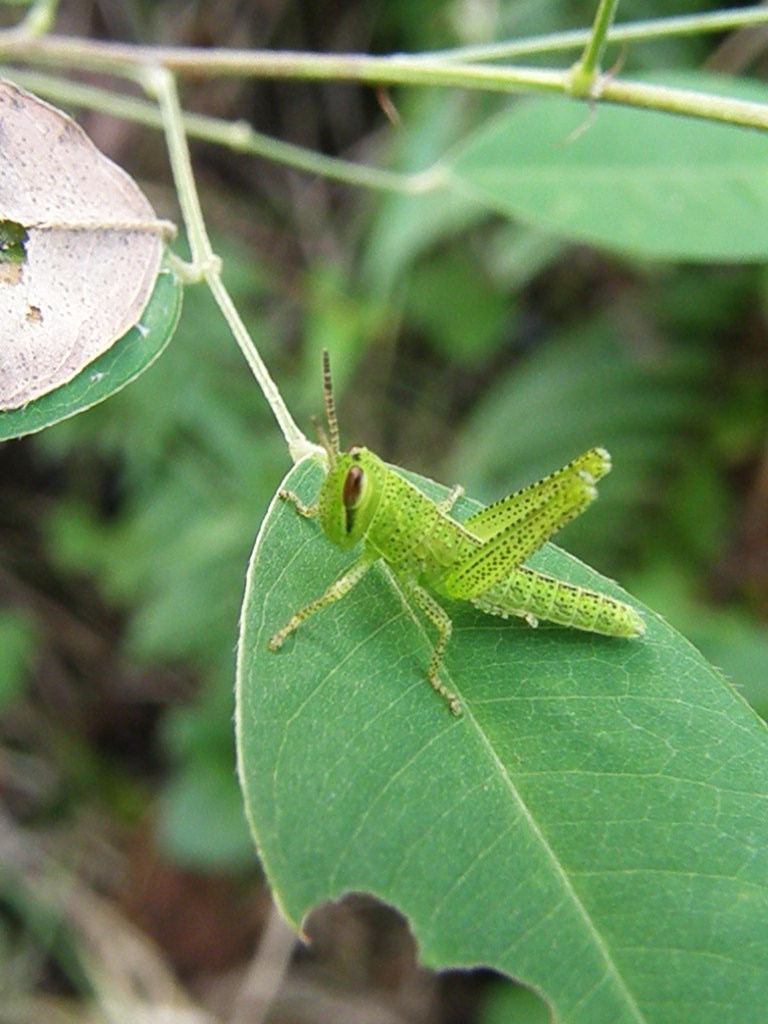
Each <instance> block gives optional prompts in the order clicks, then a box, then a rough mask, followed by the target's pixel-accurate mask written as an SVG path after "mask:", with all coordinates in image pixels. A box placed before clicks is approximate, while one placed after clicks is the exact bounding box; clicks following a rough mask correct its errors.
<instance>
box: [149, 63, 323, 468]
mask: <svg viewBox="0 0 768 1024" xmlns="http://www.w3.org/2000/svg"><path fill="white" fill-rule="evenodd" d="M137 78H138V80H139V81H140V82H141V84H142V85H143V86H144V88H146V89H147V91H148V92H150V93H152V94H153V95H154V96H155V97H156V98H157V102H158V106H159V108H160V115H161V117H162V120H163V126H164V129H165V138H166V144H167V146H168V154H169V157H170V161H171V168H172V170H173V177H174V182H175V184H176V190H177V193H178V197H179V205H180V206H181V211H182V217H183V219H184V225H185V227H186V229H187V236H188V238H189V244H190V249H191V251H192V265H191V268H189V270H188V277H189V278H190V279H191V280H194V279H200V278H202V279H203V280H204V281H205V283H206V284H207V285H208V287H209V288H210V290H211V293H212V295H213V297H214V299H215V301H216V303H217V305H218V307H219V309H220V310H221V313H222V315H223V317H224V319H225V320H226V322H227V324H228V326H229V328H230V330H231V331H232V334H233V335H234V337H235V340H236V341H237V344H238V346H239V347H240V351H241V352H242V353H243V356H244V357H245V360H246V362H247V363H248V366H249V367H250V369H251V372H252V373H253V375H254V377H255V378H256V381H257V383H258V384H259V387H260V388H261V390H262V393H263V395H264V397H265V399H266V400H267V402H268V404H269V407H270V408H271V410H272V413H273V415H274V417H275V419H276V420H277V423H278V426H279V427H280V430H281V431H282V433H283V437H284V438H285V440H286V443H287V445H288V450H289V452H290V454H291V458H292V459H293V460H294V462H297V461H299V459H302V458H305V457H306V456H308V455H311V454H314V453H315V452H316V451H319V449H318V447H317V446H316V445H313V444H311V443H310V442H309V441H308V440H307V438H306V437H305V436H304V434H303V433H302V431H301V430H300V429H299V427H298V426H297V424H296V422H295V421H294V419H293V417H292V416H291V414H290V412H289V410H288V407H287V406H286V404H285V402H284V401H283V396H282V395H281V394H280V391H279V389H278V387H277V385H276V384H275V382H274V381H273V379H272V377H271V376H270V373H269V371H268V370H267V367H266V365H265V364H264V361H263V360H262V358H261V356H260V355H259V352H258V349H257V348H256V345H255V344H254V342H253V339H252V338H251V336H250V334H249V332H248V329H247V327H246V326H245V324H244V323H243V320H242V318H241V316H240V314H239V313H238V311H237V307H236V306H235V304H234V302H233V301H232V298H231V296H230V294H229V292H228V291H227V289H226V288H225V286H224V282H223V281H222V279H221V260H220V259H219V258H218V257H217V256H216V254H215V253H214V251H213V248H212V246H211V243H210V240H209V237H208V232H207V230H206V227H205V221H204V219H203V212H202V208H201V206H200V199H199V196H198V193H197V186H196V185H195V179H194V174H193V172H192V164H191V161H190V157H189V147H188V145H187V139H186V135H185V134H184V126H183V119H182V115H181V107H180V105H179V98H178V94H177V91H176V83H175V80H174V77H173V75H172V74H171V73H170V72H169V71H167V70H166V69H164V68H160V67H154V68H142V69H140V71H139V72H138V74H137Z"/></svg>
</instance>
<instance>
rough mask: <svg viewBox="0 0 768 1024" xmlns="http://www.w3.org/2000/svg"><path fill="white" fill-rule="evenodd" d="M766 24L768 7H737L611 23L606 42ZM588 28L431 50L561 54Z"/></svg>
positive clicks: (461, 55)
mask: <svg viewBox="0 0 768 1024" xmlns="http://www.w3.org/2000/svg"><path fill="white" fill-rule="evenodd" d="M766 23H768V8H767V7H757V8H756V7H736V8H734V9H733V10H729V11H713V12H710V13H706V14H681V15H677V16H673V17H669V18H649V19H648V20H646V21H628V22H625V23H624V24H621V25H615V24H614V25H612V26H611V28H610V31H609V32H608V43H635V42H648V41H650V40H652V39H669V38H674V37H675V36H692V35H704V34H705V33H709V32H730V31H732V30H733V29H737V28H749V27H750V26H757V25H764V24H766ZM591 32H592V30H591V29H584V28H577V29H570V30H569V31H567V32H549V33H547V34H546V35H539V36H524V37H521V38H519V39H509V40H505V41H503V42H497V43H476V44H472V45H470V46H454V47H451V48H450V49H445V50H430V53H429V56H430V57H431V58H432V59H435V58H438V57H439V58H440V59H441V60H446V61H458V62H460V63H461V62H472V61H492V60H509V59H510V58H516V57H528V56H537V55H543V54H545V53H563V52H567V51H568V50H579V49H582V48H583V47H585V46H586V45H587V43H588V42H589V39H590V36H591Z"/></svg>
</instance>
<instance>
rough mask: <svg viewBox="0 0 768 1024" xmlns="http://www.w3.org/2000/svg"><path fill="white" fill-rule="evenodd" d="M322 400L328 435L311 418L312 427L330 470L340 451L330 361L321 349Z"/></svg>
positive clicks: (326, 352)
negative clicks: (324, 452)
mask: <svg viewBox="0 0 768 1024" xmlns="http://www.w3.org/2000/svg"><path fill="white" fill-rule="evenodd" d="M323 398H324V400H325V418H326V421H327V423H328V433H327V434H326V432H325V430H324V429H323V428H322V427H321V426H320V424H319V423H318V422H317V419H316V417H314V416H313V417H312V425H313V426H314V428H315V433H316V434H317V439H318V441H319V442H320V444H321V445H322V446H323V448H325V450H326V453H327V454H328V463H329V466H330V468H331V469H332V468H333V467H334V466H335V465H336V456H337V455H338V454H339V451H340V450H341V449H340V448H339V421H338V420H337V418H336V406H335V404H334V401H333V382H332V380H331V361H330V358H329V357H328V350H327V349H325V348H324V349H323Z"/></svg>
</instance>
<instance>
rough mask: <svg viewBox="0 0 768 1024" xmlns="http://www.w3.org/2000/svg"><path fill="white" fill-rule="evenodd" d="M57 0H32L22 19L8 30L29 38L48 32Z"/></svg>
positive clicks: (53, 18) (54, 14)
mask: <svg viewBox="0 0 768 1024" xmlns="http://www.w3.org/2000/svg"><path fill="white" fill-rule="evenodd" d="M58 6H59V0H34V3H32V4H31V5H30V8H29V10H28V11H27V13H26V14H25V15H24V20H23V21H22V22H21V23H20V24H19V25H17V26H16V28H14V29H10V32H13V33H15V34H17V35H18V36H19V37H20V38H22V39H31V38H34V37H36V36H42V35H44V34H45V33H46V32H50V30H51V27H52V26H53V22H54V20H55V18H56V8H57V7H58Z"/></svg>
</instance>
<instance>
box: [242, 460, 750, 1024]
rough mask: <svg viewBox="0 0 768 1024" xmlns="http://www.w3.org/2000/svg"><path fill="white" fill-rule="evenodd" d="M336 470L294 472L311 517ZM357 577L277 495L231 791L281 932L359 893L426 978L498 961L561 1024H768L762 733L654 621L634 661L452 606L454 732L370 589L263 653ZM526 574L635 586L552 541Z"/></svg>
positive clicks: (374, 575)
mask: <svg viewBox="0 0 768 1024" xmlns="http://www.w3.org/2000/svg"><path fill="white" fill-rule="evenodd" d="M320 476H321V470H320V469H319V467H318V466H317V465H315V464H313V463H302V464H300V465H299V466H298V467H296V468H295V469H294V470H293V471H292V472H291V473H290V474H289V476H288V478H287V479H286V481H285V485H286V486H287V487H289V488H291V489H293V490H294V491H296V492H297V493H298V494H299V495H300V496H301V497H302V498H303V499H304V500H310V499H311V498H312V497H313V496H314V494H315V493H316V491H317V488H318V484H319V480H320ZM422 486H423V487H424V489H425V490H426V491H427V492H428V493H430V494H431V495H433V496H435V495H439V494H442V493H444V491H443V490H441V489H439V488H438V487H437V486H436V485H434V484H429V483H428V482H426V481H423V482H422ZM468 507H471V506H469V503H465V504H464V505H463V509H464V511H465V512H466V510H467V508H468ZM591 514H593V515H594V514H598V512H597V511H595V512H592V513H591ZM349 562H350V555H349V554H348V553H347V554H344V553H342V552H341V551H338V550H336V549H335V548H333V547H332V546H331V545H330V544H328V543H327V542H326V541H325V540H324V538H323V537H322V535H321V533H320V531H319V528H318V525H317V523H316V522H314V521H311V520H305V519H302V518H300V517H299V516H298V515H297V514H296V512H295V511H294V510H293V509H292V508H291V507H290V506H286V505H285V503H282V502H277V501H276V502H275V503H273V505H272V506H271V508H270V510H269V512H268V514H267V517H266V519H265V521H264V524H263V526H262V529H261V531H260V534H259V537H258V540H257V543H256V547H255V549H254V553H253V557H252V561H251V564H250V567H249V571H248V582H247V590H246V596H245V602H244V607H243V614H242V622H241V637H240V648H239V665H238V710H237V732H238V743H239V764H240V777H241V782H242V785H243V788H244V792H245V800H246V805H247V811H248V815H249V818H250V821H251V825H252V828H253V832H254V835H255V838H256V842H257V845H258V848H259V852H260V854H261V857H262V859H263V863H264V866H265V869H266V871H267V874H268V877H269V879H270V882H271V884H272V885H273V887H274V890H275V894H276V897H277V899H278V900H279V902H280V904H281V906H282V908H283V910H284V912H285V914H286V915H287V917H288V918H289V919H290V920H291V921H292V922H294V923H296V924H298V923H299V922H300V921H301V920H302V918H303V917H304V915H305V914H306V913H307V911H308V910H309V909H310V908H311V907H312V906H313V905H314V904H316V903H318V902H319V901H322V900H326V899H333V898H336V897H338V896H340V895H341V894H343V893H345V892H349V891H352V890H357V891H367V892H371V893H374V894H376V895H377V896H379V897H380V898H382V899H383V900H386V901H387V902H389V903H391V904H394V905H395V906H397V907H399V908H400V909H401V910H402V911H403V913H405V914H407V915H408V917H409V919H410V922H411V927H412V929H413V932H414V935H415V936H416V939H417V941H418V943H419V948H420V956H421V957H422V959H423V960H424V961H425V962H426V963H427V964H430V965H433V966H436V967H446V966H456V965H464V966H468V965H474V964H486V965H489V966H492V967H495V968H496V969H498V970H500V971H503V972H506V973H507V974H509V975H511V976H513V977H516V978H520V979H522V980H523V981H524V982H526V984H528V985H530V986H532V987H533V988H534V989H536V990H537V991H539V992H541V993H543V994H544V995H545V996H546V998H547V999H548V1000H549V1001H550V1003H551V1004H552V1005H553V1006H554V1007H555V1010H556V1014H557V1019H558V1020H559V1021H563V1022H568V1024H576V1022H579V1024H622V1022H635V1024H637V1022H641V1021H642V1022H659V1024H670V1022H672V1021H674V1022H688V1021H691V1022H692V1021H696V1024H723V1021H725V1020H727V1021H728V1022H729V1024H747V1022H754V1024H758V1022H759V1024H762V1021H763V1020H764V1016H765V1010H764V1008H765V1005H766V1000H767V999H768V863H767V858H766V850H768V815H766V792H767V787H768V734H767V733H766V729H765V726H764V725H763V724H762V723H761V722H760V720H759V719H758V718H757V717H756V715H755V714H754V713H753V712H752V711H751V710H750V709H749V708H748V707H747V706H746V705H745V703H744V702H743V701H742V700H741V699H740V698H739V697H738V696H737V695H736V694H735V693H734V692H733V691H732V690H731V689H730V688H729V687H728V686H727V685H726V684H725V683H724V681H723V680H722V678H721V677H720V676H719V675H718V674H717V673H716V672H715V671H713V670H712V669H711V668H710V667H709V666H708V665H707V664H706V663H705V662H704V660H703V659H702V658H701V656H700V655H699V654H698V652H697V651H695V650H694V649H693V648H692V647H691V646H690V645H689V644H688V643H687V642H686V641H685V640H683V639H682V638H681V637H680V636H678V635H677V634H675V633H674V632H673V631H672V630H671V629H670V628H669V627H668V626H667V625H666V624H665V623H664V622H663V621H661V620H659V619H658V618H657V617H656V616H654V615H653V614H652V613H646V614H647V624H648V634H647V637H646V638H644V639H643V640H634V641H622V640H615V639H611V638H603V637H597V636H591V635H588V634H584V633H578V632H576V631H572V630H567V629H560V628H556V627H551V626H547V625H546V624H542V625H541V626H540V627H539V629H538V630H532V629H530V628H528V627H527V626H525V625H523V624H515V623H507V622H503V621H501V620H498V619H494V618H491V617H488V616H484V615H482V614H480V613H479V612H475V611H474V610H473V609H471V608H470V607H468V606H466V607H465V606H463V605H453V606H451V608H450V611H451V614H452V616H453V619H454V637H453V639H452V641H451V644H450V648H449V651H448V655H447V658H446V666H445V668H446V673H445V674H446V681H447V682H448V683H449V685H450V686H451V687H452V688H454V689H455V690H456V691H457V692H458V693H459V694H460V696H461V698H462V701H463V704H464V708H465V711H464V714H463V716H462V717H461V718H455V717H453V716H452V715H451V714H450V713H449V711H448V709H447V707H446V705H445V704H444V702H443V701H441V699H440V698H438V697H437V696H436V695H435V694H434V693H433V691H432V690H431V688H430V687H429V685H428V683H427V682H426V677H425V669H426V664H427V658H428V653H429V646H428V643H429V632H430V631H429V630H427V629H425V628H424V626H423V624H422V623H421V622H418V621H416V620H415V619H414V617H413V616H412V615H411V613H410V612H409V611H408V610H407V609H406V607H405V605H404V604H403V601H402V599H401V596H400V594H399V592H398V591H397V589H396V588H395V587H394V586H393V584H392V581H391V580H390V579H389V577H388V575H387V573H386V572H384V571H381V572H380V571H377V570H374V571H372V572H371V573H369V574H368V576H367V577H366V578H365V579H364V580H363V581H362V582H361V583H360V584H359V585H358V587H357V588H355V589H354V590H353V591H352V592H351V593H350V594H349V595H348V596H347V597H346V598H345V599H344V600H343V601H340V602H338V603H336V604H335V605H333V606H331V607H330V608H327V609H325V610H324V611H322V612H320V613H318V614H317V615H316V616H314V617H313V618H311V619H309V620H308V621H307V622H306V623H304V624H303V626H302V627H301V628H300V629H299V630H298V632H297V633H296V635H295V636H294V637H292V638H291V639H289V640H288V641H287V642H286V644H285V646H284V647H283V649H281V650H280V651H279V652H277V653H272V652H270V651H268V650H267V649H266V639H267V637H268V636H269V635H270V633H271V632H272V631H273V630H274V629H275V628H276V627H277V626H279V625H281V624H282V623H283V622H284V621H285V620H286V619H287V618H288V616H289V615H290V614H291V613H292V612H293V611H294V610H296V609H297V608H298V607H300V606H301V605H302V604H304V603H305V602H306V601H307V600H308V599H309V598H311V597H314V596H316V595H317V594H318V593H319V592H320V591H322V590H323V589H324V587H325V586H326V584H327V582H329V581H330V580H331V579H333V578H334V576H335V575H337V574H338V573H339V572H340V571H341V570H342V569H343V568H344V567H345V566H346V565H348V564H349ZM531 562H532V563H534V564H536V565H537V566H538V567H539V568H545V569H547V570H549V571H551V572H554V573H556V574H557V575H559V576H561V577H563V578H568V579H571V580H574V581H576V582H579V583H587V584H589V583H591V584H593V585H595V586H598V587H599V588H600V589H604V590H606V591H610V592H612V593H617V592H619V591H618V588H616V587H615V585H614V584H612V583H610V582H609V581H607V580H604V579H602V578H601V577H599V576H597V574H595V573H594V572H593V571H592V570H590V569H588V568H587V567H586V566H584V565H582V564H581V563H579V562H577V561H576V560H575V559H572V558H571V557H570V556H569V555H567V554H565V553H564V552H562V551H559V550H558V549H556V548H554V547H552V546H547V547H546V548H545V549H544V550H543V551H542V552H540V553H538V554H537V556H536V558H535V559H531Z"/></svg>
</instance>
